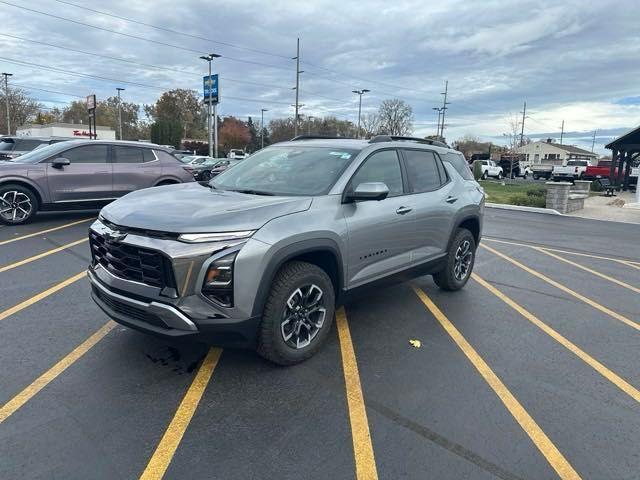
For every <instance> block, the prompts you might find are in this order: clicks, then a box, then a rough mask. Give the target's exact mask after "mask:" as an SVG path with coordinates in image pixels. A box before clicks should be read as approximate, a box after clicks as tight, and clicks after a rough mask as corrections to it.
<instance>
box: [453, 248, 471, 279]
mask: <svg viewBox="0 0 640 480" xmlns="http://www.w3.org/2000/svg"><path fill="white" fill-rule="evenodd" d="M472 261H473V250H471V242H470V241H469V240H465V241H463V242H462V243H461V244H460V245H458V248H457V249H456V255H455V258H454V261H453V275H454V276H455V277H456V280H458V281H462V280H464V279H465V278H467V275H469V271H470V269H471V262H472Z"/></svg>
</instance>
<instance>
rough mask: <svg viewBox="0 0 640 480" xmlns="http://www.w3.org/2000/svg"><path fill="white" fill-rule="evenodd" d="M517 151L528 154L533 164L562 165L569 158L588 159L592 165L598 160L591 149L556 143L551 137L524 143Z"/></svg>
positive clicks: (529, 160)
mask: <svg viewBox="0 0 640 480" xmlns="http://www.w3.org/2000/svg"><path fill="white" fill-rule="evenodd" d="M516 153H521V154H523V155H526V156H527V161H528V162H529V163H532V164H535V163H548V164H552V165H562V164H563V163H564V162H565V161H567V160H588V161H589V164H590V165H595V164H596V163H597V161H598V155H597V154H595V153H593V152H590V151H589V150H584V149H582V148H578V147H575V146H573V145H563V144H560V143H554V142H553V140H551V139H550V138H548V139H547V140H545V141H542V140H540V141H537V142H531V143H529V144H528V145H523V146H522V147H519V148H517V149H516Z"/></svg>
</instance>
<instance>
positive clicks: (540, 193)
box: [527, 187, 547, 198]
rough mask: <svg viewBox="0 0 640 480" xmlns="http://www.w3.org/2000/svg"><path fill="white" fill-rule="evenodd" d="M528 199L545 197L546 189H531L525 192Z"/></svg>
mask: <svg viewBox="0 0 640 480" xmlns="http://www.w3.org/2000/svg"><path fill="white" fill-rule="evenodd" d="M527 196H528V197H544V198H546V197H547V189H546V188H543V187H538V188H532V189H531V190H527Z"/></svg>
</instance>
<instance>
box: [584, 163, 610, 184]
mask: <svg viewBox="0 0 640 480" xmlns="http://www.w3.org/2000/svg"><path fill="white" fill-rule="evenodd" d="M610 174H611V160H601V161H600V162H598V165H597V166H592V165H589V166H588V167H587V169H586V170H585V172H584V175H583V178H585V179H588V180H594V179H596V178H606V177H609V175H610ZM614 175H615V176H617V175H618V167H616V169H615V173H614Z"/></svg>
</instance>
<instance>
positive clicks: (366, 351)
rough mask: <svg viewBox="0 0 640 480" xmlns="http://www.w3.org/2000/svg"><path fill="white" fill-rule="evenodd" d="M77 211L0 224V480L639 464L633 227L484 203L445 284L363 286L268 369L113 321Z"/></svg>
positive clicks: (494, 471) (539, 472)
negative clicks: (295, 352)
mask: <svg viewBox="0 0 640 480" xmlns="http://www.w3.org/2000/svg"><path fill="white" fill-rule="evenodd" d="M94 217H95V213H93V212H89V213H74V214H56V215H45V216H40V217H38V218H37V219H36V221H35V222H33V223H31V224H29V225H26V226H21V227H0V289H1V291H2V295H1V296H0V364H1V365H2V369H1V372H2V373H1V374H0V478H2V479H14V478H16V479H17V478H21V479H23V478H28V479H32V478H47V479H87V478H91V479H102V478H104V479H107V478H109V479H113V478H127V479H129V478H149V479H150V478H161V477H162V476H164V478H190V479H200V478H216V479H218V478H219V479H230V478H234V479H235V478H242V479H245V478H256V479H262V478H265V479H289V478H291V479H316V478H317V479H326V478H332V479H343V478H344V479H349V478H357V479H359V480H362V479H371V478H384V479H399V478H407V479H414V478H415V479H424V478H434V479H461V478H469V479H493V478H500V479H536V480H537V479H547V478H550V479H552V478H563V479H565V478H566V479H569V478H584V479H637V478H640V473H639V472H640V449H639V447H638V445H640V404H639V402H640V391H639V390H638V389H639V388H640V363H639V362H638V352H639V351H640V350H639V347H640V295H639V293H640V227H639V226H637V225H625V224H619V223H610V222H599V221H590V220H583V219H575V218H568V217H558V216H551V215H541V214H535V213H520V212H509V211H502V210H494V209H488V210H487V212H486V215H485V230H484V235H485V240H484V241H483V247H482V248H480V249H479V252H478V259H477V263H476V267H475V275H474V277H473V279H472V280H471V281H470V282H469V284H468V285H467V286H466V288H465V289H464V290H463V291H461V292H457V293H445V292H441V291H439V290H438V289H437V288H436V286H435V285H434V283H433V282H432V280H431V278H428V277H424V278H419V279H417V280H415V281H413V282H411V283H407V284H400V285H395V286H390V287H384V288H378V289H376V290H371V291H369V292H368V293H366V294H364V295H362V296H361V297H359V298H357V299H355V300H353V301H351V302H350V303H349V304H347V305H346V306H345V308H344V310H341V311H340V312H339V313H338V318H337V322H336V324H335V325H334V327H333V328H334V330H335V333H334V335H332V336H331V337H330V338H331V340H330V342H329V343H328V345H327V346H326V348H324V349H323V350H322V351H321V352H320V354H319V355H317V356H316V357H314V358H312V359H311V360H309V361H307V362H306V363H303V364H301V365H298V366H295V367H289V368H282V367H276V366H274V365H271V364H269V363H267V362H265V361H264V360H262V359H261V358H260V357H258V356H257V355H256V354H254V353H252V352H247V351H232V350H224V351H222V350H220V349H216V348H212V349H209V348H208V347H205V346H202V345H184V344H180V345H169V344H166V343H164V342H162V341H159V340H156V339H154V338H151V337H148V336H145V335H142V334H140V333H137V332H134V331H132V330H129V329H127V328H124V327H121V326H119V325H117V324H114V323H113V322H111V321H110V320H109V319H108V318H107V317H106V316H105V315H104V314H103V313H102V311H100V310H99V309H98V308H97V307H96V306H95V305H94V304H93V302H92V301H91V300H90V298H89V286H88V282H87V280H86V278H85V276H84V274H83V272H84V270H85V268H86V266H87V264H88V262H89V250H88V245H87V242H86V241H85V238H86V231H87V227H88V226H89V224H90V220H91V219H93V218H94ZM416 341H418V342H416Z"/></svg>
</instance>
